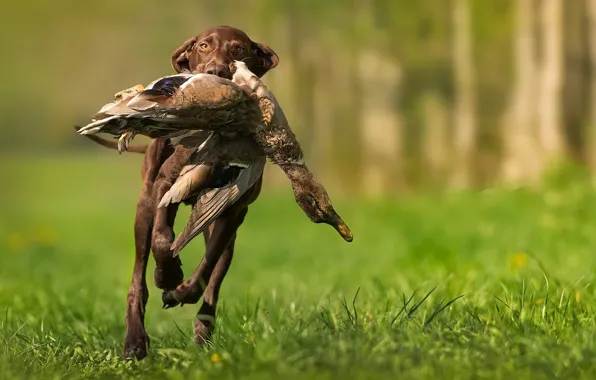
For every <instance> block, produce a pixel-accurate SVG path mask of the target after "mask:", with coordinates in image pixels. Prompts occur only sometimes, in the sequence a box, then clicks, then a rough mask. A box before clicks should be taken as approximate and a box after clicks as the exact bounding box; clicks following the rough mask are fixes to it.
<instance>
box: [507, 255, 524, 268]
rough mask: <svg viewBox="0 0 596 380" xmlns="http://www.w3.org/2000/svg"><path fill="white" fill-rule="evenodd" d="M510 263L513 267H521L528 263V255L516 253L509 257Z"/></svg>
mask: <svg viewBox="0 0 596 380" xmlns="http://www.w3.org/2000/svg"><path fill="white" fill-rule="evenodd" d="M509 264H510V265H511V267H512V268H513V269H521V268H523V267H525V266H526V265H527V264H528V255H527V254H525V253H516V254H515V255H513V256H511V258H510V259H509Z"/></svg>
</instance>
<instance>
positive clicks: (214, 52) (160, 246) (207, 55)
mask: <svg viewBox="0 0 596 380" xmlns="http://www.w3.org/2000/svg"><path fill="white" fill-rule="evenodd" d="M235 60H239V61H244V62H245V63H246V64H247V66H248V68H249V70H251V71H252V72H253V73H255V74H256V75H258V76H259V77H261V76H263V75H264V74H265V73H267V72H268V71H269V70H271V69H273V68H275V67H276V66H277V64H278V62H279V58H278V56H277V54H276V53H275V52H274V51H273V50H272V49H271V48H270V47H268V46H266V45H264V44H260V43H257V42H254V41H252V40H251V39H250V38H249V37H248V36H247V35H246V34H245V33H244V32H242V31H241V30H239V29H236V28H232V27H228V26H220V27H214V28H210V29H207V30H205V31H203V32H201V33H200V34H199V35H197V36H195V37H193V38H190V39H188V40H187V41H185V42H184V43H183V44H182V45H181V46H180V47H179V48H178V49H176V50H175V51H174V53H173V54H172V57H171V62H172V66H173V68H174V70H176V71H177V72H178V73H183V72H191V73H209V74H214V75H218V76H221V77H224V78H228V79H231V78H232V74H233V70H234V66H233V62H234V61H235ZM93 140H94V141H95V142H97V143H100V144H101V145H104V146H107V147H110V148H115V146H116V143H115V142H108V141H106V140H102V139H100V138H97V137H96V138H94V139H93ZM98 140H101V141H98ZM129 150H131V151H133V152H143V151H144V153H145V159H144V162H143V165H142V169H141V174H142V179H143V187H142V190H141V194H140V197H139V201H138V204H137V213H136V217H135V224H134V236H135V262H134V269H133V275H132V283H131V286H130V290H129V293H128V302H127V311H126V330H127V333H126V339H125V343H124V355H125V356H126V357H132V358H136V359H142V358H144V357H146V356H147V349H148V345H149V337H148V335H147V333H146V330H145V325H144V323H145V322H144V315H145V305H146V304H147V300H148V297H149V291H148V288H147V283H146V269H147V263H148V260H149V250H150V249H151V250H152V251H153V256H154V259H155V261H156V268H155V272H154V282H155V285H156V286H157V287H158V288H160V289H162V290H164V291H166V290H173V289H176V288H178V289H184V292H185V303H197V302H198V301H199V300H200V298H201V296H203V303H202V305H201V307H200V309H199V312H198V314H197V317H196V319H195V342H196V343H197V344H202V343H204V342H206V341H208V340H209V339H210V337H211V335H212V333H213V329H214V327H215V313H216V307H217V300H218V295H219V289H220V287H221V284H222V282H223V280H224V277H225V275H226V273H227V271H228V268H229V266H230V264H231V261H232V257H233V255H234V242H235V239H236V232H237V230H238V228H239V227H240V225H242V223H243V221H244V217H245V216H246V214H247V212H248V206H249V205H250V204H251V203H252V202H254V201H255V200H256V199H257V197H258V196H259V193H260V191H261V183H262V177H261V178H260V179H259V180H258V181H257V183H256V184H255V185H254V186H253V187H252V188H251V189H250V190H249V191H248V192H247V193H246V194H245V195H244V197H242V199H241V200H239V201H238V202H237V203H236V204H235V205H234V206H233V207H231V208H229V209H228V210H226V211H225V212H224V213H223V214H222V215H220V216H219V217H218V219H216V220H215V221H214V222H213V223H212V224H211V225H210V226H209V229H208V231H207V232H205V233H204V234H203V235H204V239H205V247H206V251H205V256H204V257H203V259H202V260H201V263H200V264H199V267H198V268H197V269H196V271H195V272H194V273H193V275H192V276H191V278H190V279H189V280H187V281H184V282H183V279H184V274H183V272H182V268H181V265H182V264H181V262H180V259H179V258H178V257H176V258H173V257H172V253H171V251H170V246H171V244H172V242H173V241H174V230H173V226H174V219H175V217H176V213H177V210H178V204H171V205H169V206H167V207H165V208H158V207H157V205H158V204H159V201H160V200H161V198H162V197H163V195H164V194H165V193H166V192H167V191H168V190H169V188H170V187H171V186H172V185H173V183H174V181H175V180H176V177H177V176H178V174H179V173H180V170H181V169H182V167H183V164H184V163H185V161H186V159H187V158H188V156H189V154H190V150H188V149H185V148H183V147H181V146H177V147H172V146H171V145H170V143H169V142H168V141H167V140H164V139H155V140H154V141H153V142H152V143H151V144H150V145H149V146H148V147H145V146H134V145H133V146H132V147H131V149H129ZM194 201H195V199H188V200H186V201H185V203H187V204H190V203H194ZM202 284H204V285H205V286H203V285H202Z"/></svg>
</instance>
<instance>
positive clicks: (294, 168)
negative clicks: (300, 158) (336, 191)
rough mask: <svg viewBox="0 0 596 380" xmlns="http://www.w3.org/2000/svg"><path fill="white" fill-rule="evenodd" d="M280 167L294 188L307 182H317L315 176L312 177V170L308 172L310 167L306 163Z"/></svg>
mask: <svg viewBox="0 0 596 380" xmlns="http://www.w3.org/2000/svg"><path fill="white" fill-rule="evenodd" d="M279 166H280V167H281V169H282V170H283V171H284V173H285V174H286V176H287V177H288V179H289V180H290V182H291V183H292V187H294V186H295V185H299V184H303V183H306V182H315V179H314V176H313V175H312V173H311V172H310V170H308V167H307V166H306V164H304V163H301V164H282V165H279Z"/></svg>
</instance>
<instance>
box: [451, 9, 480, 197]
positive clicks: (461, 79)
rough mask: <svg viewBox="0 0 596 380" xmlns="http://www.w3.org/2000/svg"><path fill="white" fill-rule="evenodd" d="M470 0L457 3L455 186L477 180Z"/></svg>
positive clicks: (455, 10)
mask: <svg viewBox="0 0 596 380" xmlns="http://www.w3.org/2000/svg"><path fill="white" fill-rule="evenodd" d="M470 25H471V24H470V4H469V2H468V0H454V2H453V68H454V77H455V78H454V79H455V105H454V110H453V115H454V126H455V130H454V145H453V148H454V150H455V162H454V168H453V170H454V171H453V177H452V178H451V185H452V186H455V187H467V186H470V185H471V184H472V183H473V177H472V174H473V171H472V165H473V164H474V153H475V148H476V115H475V112H476V107H475V96H476V95H475V83H474V80H475V78H474V75H475V68H474V63H473V55H472V30H471V27H470Z"/></svg>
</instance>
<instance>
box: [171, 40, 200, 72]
mask: <svg viewBox="0 0 596 380" xmlns="http://www.w3.org/2000/svg"><path fill="white" fill-rule="evenodd" d="M197 39H198V37H196V36H195V37H192V38H189V39H188V40H186V41H184V43H183V44H182V45H181V46H180V47H179V48H178V49H176V50H175V51H174V52H173V53H172V67H173V68H174V70H176V72H177V73H185V72H190V71H191V68H190V54H191V52H192V49H193V47H194V45H195V43H196V42H197Z"/></svg>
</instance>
